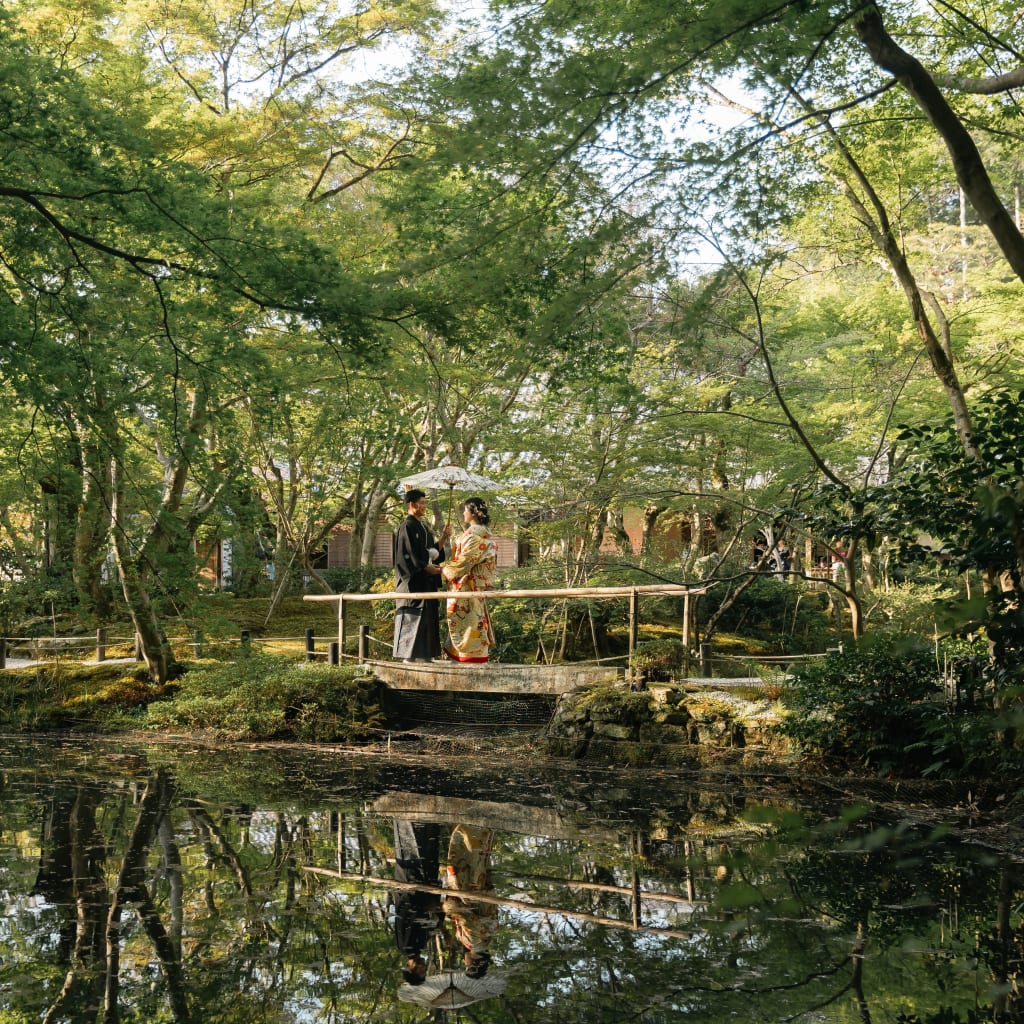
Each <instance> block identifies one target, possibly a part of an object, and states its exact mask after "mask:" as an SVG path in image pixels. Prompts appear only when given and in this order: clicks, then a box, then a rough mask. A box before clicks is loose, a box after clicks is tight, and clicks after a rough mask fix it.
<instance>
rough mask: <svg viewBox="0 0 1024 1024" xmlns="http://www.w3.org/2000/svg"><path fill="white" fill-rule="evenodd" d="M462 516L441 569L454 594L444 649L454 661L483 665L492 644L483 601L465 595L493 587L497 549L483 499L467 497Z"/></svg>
mask: <svg viewBox="0 0 1024 1024" xmlns="http://www.w3.org/2000/svg"><path fill="white" fill-rule="evenodd" d="M462 517H463V520H464V521H465V524H466V530H465V532H464V533H463V534H461V535H460V536H459V537H457V538H456V539H455V546H454V550H453V552H452V555H451V557H450V558H449V559H448V561H447V563H446V564H445V565H443V566H442V567H441V573H442V575H443V576H444V578H445V579H446V580H447V581H448V583H449V586H450V590H451V591H452V592H453V594H454V596H452V597H450V598H448V609H447V610H448V632H449V634H450V635H451V640H452V642H451V646H450V647H446V648H445V654H447V655H448V657H449V658H451V659H453V660H454V661H465V662H484V661H488V660H489V658H490V648H491V644H493V643H494V631H493V630H492V629H491V619H490V616H489V615H488V614H487V600H486V598H473V597H470V596H468V595H470V594H472V593H473V591H475V590H490V589H491V587H492V586H493V584H494V573H495V569H496V568H497V561H498V547H497V544H496V543H495V541H494V537H493V536H492V535H491V531H490V530H488V529H487V524H488V523H489V522H490V521H491V517H490V514H489V513H488V511H487V504H486V503H485V502H484V500H483V498H470V499H469V500H468V501H467V502H466V503H465V504H464V505H463V506H462Z"/></svg>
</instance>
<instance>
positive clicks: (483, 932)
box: [444, 825, 498, 977]
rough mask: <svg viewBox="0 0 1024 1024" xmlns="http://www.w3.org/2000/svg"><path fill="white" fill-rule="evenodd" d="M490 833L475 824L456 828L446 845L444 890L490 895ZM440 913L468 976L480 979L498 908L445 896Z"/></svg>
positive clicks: (495, 925)
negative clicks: (460, 952)
mask: <svg viewBox="0 0 1024 1024" xmlns="http://www.w3.org/2000/svg"><path fill="white" fill-rule="evenodd" d="M493 847H494V831H493V830H492V829H489V828H481V827H479V826H477V825H456V826H455V828H453V829H452V836H451V841H450V842H449V844H448V869H447V876H448V887H449V888H455V889H459V890H461V891H463V892H471V893H472V892H478V893H487V894H489V895H492V894H493V893H494V885H493V883H492V881H491V850H492V849H493ZM444 911H445V914H446V915H447V916H448V919H449V920H450V921H451V922H452V929H453V931H454V933H455V938H456V939H458V941H459V942H460V943H461V944H462V946H463V949H464V950H465V953H466V965H467V968H468V969H469V970H471V971H474V973H473V974H471V977H482V976H483V974H484V973H485V972H486V970H487V964H488V963H489V962H490V958H491V943H492V942H493V940H494V933H495V932H496V931H497V930H498V908H497V906H495V905H494V904H493V903H481V902H480V901H478V900H474V899H473V898H472V897H466V896H462V897H458V896H446V897H445V900H444Z"/></svg>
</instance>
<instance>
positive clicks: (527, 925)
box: [0, 741, 1024, 1024]
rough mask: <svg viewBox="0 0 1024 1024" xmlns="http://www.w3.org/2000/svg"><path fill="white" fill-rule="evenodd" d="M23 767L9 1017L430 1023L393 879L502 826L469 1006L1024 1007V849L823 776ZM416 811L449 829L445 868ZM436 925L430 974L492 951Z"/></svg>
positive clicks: (12, 805)
mask: <svg viewBox="0 0 1024 1024" xmlns="http://www.w3.org/2000/svg"><path fill="white" fill-rule="evenodd" d="M0 768H2V772H3V775H2V778H3V785H2V787H0V855H2V856H0V892H2V894H3V901H4V915H3V920H2V924H0V994H2V1000H0V1005H2V1006H3V1009H2V1010H0V1024H27V1022H29V1021H32V1022H37V1021H44V1022H73V1024H80V1022H81V1024H85V1022H88V1024H93V1022H104V1024H117V1022H119V1021H125V1022H127V1021H177V1022H185V1021H202V1022H205V1024H235V1022H240V1024H241V1022H244V1024H263V1022H267V1024H270V1022H273V1024H282V1022H292V1021H295V1022H305V1021H326V1022H337V1024H340V1022H357V1021H358V1022H367V1024H373V1022H383V1021H399V1022H401V1021H410V1022H412V1021H422V1020H424V1019H425V1016H424V1015H425V1014H428V1013H430V1012H431V1011H429V1010H427V1009H425V1008H424V1007H423V1006H421V1005H418V1004H416V1003H411V1002H406V1001H403V1000H402V999H400V998H399V996H398V990H399V986H400V984H402V979H401V975H400V971H401V968H402V966H403V965H404V956H403V952H402V951H403V950H404V947H403V946H402V944H401V942H400V941H396V935H395V931H394V929H395V904H396V902H397V903H401V902H402V898H403V897H404V896H408V895H409V893H410V892H416V891H419V892H420V893H422V894H424V895H425V896H426V897H428V898H429V899H430V900H439V899H440V898H441V896H442V891H441V889H440V888H439V887H438V886H437V885H436V884H431V881H433V882H435V883H436V881H438V879H437V877H436V876H437V875H438V874H444V870H445V864H444V861H445V859H446V857H445V855H446V852H447V850H448V837H449V836H450V834H451V833H452V832H453V831H458V829H457V826H463V827H465V826H468V827H469V834H472V835H476V836H477V837H478V838H481V839H486V838H488V837H489V836H490V834H491V833H493V839H494V852H493V855H492V857H491V861H490V865H489V866H490V874H489V876H486V882H487V884H486V885H485V884H483V880H484V878H485V875H486V872H484V871H481V873H480V884H479V885H478V886H477V887H476V888H475V889H473V890H472V891H471V892H469V894H468V895H470V896H472V897H473V898H474V899H475V900H478V901H483V902H482V903H479V904H478V907H479V906H484V905H485V906H486V907H487V908H488V911H487V914H486V915H484V919H485V920H490V919H491V915H493V913H494V911H496V923H497V924H499V925H500V927H498V928H497V930H496V931H494V933H493V935H490V934H488V936H487V939H488V941H489V952H490V954H491V957H492V958H493V965H492V967H491V968H490V969H489V971H486V972H484V980H486V979H487V978H492V979H495V978H496V979H498V981H500V984H499V983H498V981H496V982H495V983H494V984H493V985H492V990H491V991H489V992H486V993H478V994H477V996H478V997H477V998H475V999H474V1000H473V1001H472V1002H471V1003H470V1004H469V1005H467V1006H466V1007H465V1008H464V1009H461V1010H452V1011H450V1012H447V1013H446V1016H447V1017H448V1018H449V1019H459V1018H460V1015H461V1019H464V1020H469V1021H477V1022H499V1021H515V1022H541V1024H546V1022H551V1024H555V1022H559V1024H561V1022H566V1021H579V1022H613V1021H614V1022H618V1021H644V1022H648V1024H651V1022H663V1021H664V1022H668V1021H679V1020H683V1019H685V1020H687V1021H707V1022H719V1021H726V1020H746V1021H770V1020H807V1021H812V1020H813V1021H835V1022H840V1021H859V1022H866V1021H904V1022H910V1021H920V1022H933V1024H937V1022H939V1021H943V1022H947V1024H953V1022H957V1021H961V1022H965V1024H966V1022H968V1021H977V1020H992V1021H1013V1020H1019V1019H1021V1014H1022V1012H1024V1009H1022V1003H1021V999H1020V991H1019V984H1020V963H1021V948H1020V940H1021V934H1020V927H1021V920H1020V905H1021V896H1022V891H1021V890H1022V886H1021V878H1020V875H1019V873H1018V871H1017V868H1016V865H1013V864H1011V863H1010V862H1009V861H1008V860H1007V859H1006V858H1005V857H1001V856H997V855H996V854H994V853H991V852H988V851H985V850H984V849H982V848H980V847H978V846H976V845H973V844H972V845H965V844H963V843H962V842H960V841H959V839H958V837H957V836H956V835H954V834H952V833H943V832H941V831H933V830H927V829H925V830H922V829H918V828H912V827H910V826H908V825H906V824H901V823H900V822H899V821H896V820H888V821H882V820H880V818H879V815H878V814H877V813H875V812H873V811H871V810H870V809H869V808H866V807H865V808H859V809H848V810H845V811H841V810H838V809H836V808H832V807H829V806H827V805H826V804H825V803H824V802H823V801H822V800H821V799H820V798H817V799H810V798H808V797H807V796H806V794H807V792H808V787H807V786H806V785H805V786H804V787H803V790H802V792H803V793H804V796H802V797H801V798H800V799H797V798H796V797H795V796H794V795H792V794H790V793H787V792H786V791H785V789H784V788H782V787H781V786H779V785H778V784H774V783H773V784H771V785H757V784H753V783H752V782H751V780H749V779H732V780H725V779H723V778H722V777H721V776H718V777H716V778H714V779H704V780H697V779H694V778H692V777H685V776H683V775H680V776H679V777H676V778H673V777H671V776H670V775H667V774H665V773H660V774H657V775H655V774H654V773H648V774H645V773H643V772H633V773H622V774H617V773H612V772H603V773H602V772H593V771H592V772H587V771H584V770H583V769H579V768H576V767H572V766H564V765H562V766H555V770H553V771H551V772H550V773H546V772H544V771H542V770H541V769H538V768H537V767H536V766H533V767H530V766H519V767H517V766H515V765H514V764H504V765H495V764H493V763H486V764H478V765H463V766H462V767H461V768H460V769H459V770H456V769H455V768H451V769H449V770H447V771H446V770H442V769H441V768H440V767H439V766H437V765H436V764H434V765H428V764H426V763H413V762H407V761H403V760H401V759H395V760H391V759H389V758H386V757H384V756H378V757H372V756H356V755H353V754H346V753H344V752H340V753H339V752H336V751H334V752H328V751H323V752H317V753H316V754H315V755H310V754H309V752H308V751H307V752H305V753H300V752H290V753H289V752H283V751H269V750H268V751H251V752H246V751H240V750H231V751H216V750H204V751H201V752H199V753H197V752H195V751H193V752H190V753H189V752H185V753H177V752H175V751H173V750H170V749H167V748H160V749H153V750H148V751H147V750H142V749H139V750H135V751H132V750H126V749H125V748H124V747H119V748H117V749H114V748H110V747H103V746H89V745H84V744H83V745H77V744H73V743H68V744H63V745H59V746H58V745H53V746H45V745H39V744H29V743H23V742H13V741H12V742H9V743H7V744H6V747H5V751H4V753H3V755H0ZM468 794H472V797H470V796H468ZM396 820H404V821H417V822H420V823H423V824H424V825H427V826H429V827H430V828H433V829H434V830H435V833H436V834H437V835H438V836H443V837H444V839H443V841H441V843H440V850H441V854H440V863H438V865H436V866H435V867H434V869H433V870H434V874H435V877H434V879H433V880H431V879H429V878H425V879H424V881H423V884H422V885H421V887H420V889H419V890H417V889H416V888H415V886H416V885H417V884H418V882H419V878H418V877H412V878H411V879H410V877H409V875H408V874H405V875H404V876H403V872H402V871H401V870H400V871H399V872H398V874H397V876H396V872H395V835H396ZM466 877H468V875H466ZM453 895H454V894H453V893H451V892H450V891H449V893H448V897H449V899H448V900H447V901H446V902H447V904H448V905H449V907H454V906H455V905H456V904H455V902H454V900H453V898H452V897H453ZM432 905H433V904H432ZM433 932H434V933H433V934H431V935H429V936H427V937H426V941H427V942H433V943H434V952H433V954H432V961H431V962H432V965H433V966H432V967H431V970H432V971H448V972H456V971H459V972H461V971H464V969H465V963H464V962H463V947H462V946H461V945H459V944H458V943H457V941H456V939H455V937H454V935H453V933H452V929H451V928H450V927H448V928H439V929H434V930H433Z"/></svg>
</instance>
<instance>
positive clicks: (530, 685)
mask: <svg viewBox="0 0 1024 1024" xmlns="http://www.w3.org/2000/svg"><path fill="white" fill-rule="evenodd" d="M365 666H366V669H367V671H369V672H370V674H372V675H373V676H375V677H376V678H377V679H379V680H380V681H381V682H382V683H385V684H386V685H388V686H390V687H391V688H392V689H396V690H446V691H453V692H463V693H543V694H562V693H572V691H573V690H578V689H580V688H581V687H586V686H599V685H608V684H611V683H614V682H616V681H617V680H618V679H619V678H620V675H621V673H620V670H619V669H617V668H615V667H614V666H612V665H586V664H580V665H505V664H502V663H501V662H496V661H492V662H488V663H486V664H483V665H472V664H459V663H458V662H437V661H434V662H413V663H411V664H408V663H405V662H397V661H369V662H366V663H365Z"/></svg>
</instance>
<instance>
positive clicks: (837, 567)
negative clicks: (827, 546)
mask: <svg viewBox="0 0 1024 1024" xmlns="http://www.w3.org/2000/svg"><path fill="white" fill-rule="evenodd" d="M847 557H848V556H847V552H846V549H845V548H841V547H840V548H833V549H832V582H833V583H835V584H840V583H842V582H844V581H845V579H846V559H847Z"/></svg>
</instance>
